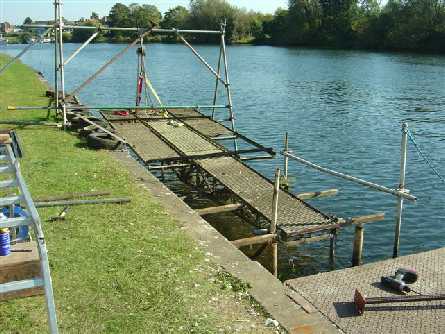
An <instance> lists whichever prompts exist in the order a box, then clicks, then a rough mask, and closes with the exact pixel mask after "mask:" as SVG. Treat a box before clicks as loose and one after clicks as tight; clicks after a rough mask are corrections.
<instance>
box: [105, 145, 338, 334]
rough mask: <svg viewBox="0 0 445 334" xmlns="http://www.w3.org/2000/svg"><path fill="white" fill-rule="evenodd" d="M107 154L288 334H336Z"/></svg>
mask: <svg viewBox="0 0 445 334" xmlns="http://www.w3.org/2000/svg"><path fill="white" fill-rule="evenodd" d="M110 154H111V155H112V156H113V157H114V158H115V159H116V160H118V161H119V162H120V163H121V164H122V165H123V166H125V168H126V169H127V170H128V171H129V172H130V173H131V174H132V175H133V177H134V178H135V180H136V181H137V182H139V183H140V184H141V185H143V186H144V187H145V188H146V189H147V190H148V191H149V192H150V193H151V194H152V196H153V197H154V198H155V199H156V200H157V201H158V203H159V204H160V205H161V206H162V207H163V208H164V209H165V210H166V211H167V212H168V213H169V214H170V215H171V216H172V217H174V219H175V220H176V221H178V222H179V224H181V228H182V229H183V231H184V232H185V233H186V234H187V235H188V236H190V237H191V238H193V239H194V240H195V241H196V242H197V243H198V244H199V246H200V248H201V249H202V251H203V252H205V253H206V254H207V255H209V257H210V258H211V259H212V261H213V262H214V263H216V264H217V265H219V266H221V267H222V268H223V269H224V270H225V271H227V272H228V273H229V274H231V275H232V276H234V277H236V278H237V279H239V280H241V281H243V282H246V283H247V284H248V285H249V286H250V289H248V292H249V294H250V295H251V296H252V297H253V298H254V299H255V300H256V301H257V302H258V303H259V304H260V305H261V306H262V307H263V308H264V310H265V311H266V312H267V313H268V314H270V315H271V317H272V318H273V319H275V320H277V321H278V322H279V323H280V325H281V326H282V327H283V328H284V329H286V330H287V331H288V332H289V333H290V334H305V333H318V334H338V333H339V330H338V329H337V328H336V327H335V326H334V325H333V324H332V323H330V322H329V321H328V320H326V319H325V318H324V317H322V315H321V314H320V313H318V311H316V310H314V309H312V308H311V307H310V306H308V305H307V302H306V301H305V299H304V298H303V297H302V296H301V295H299V294H297V293H296V292H295V291H293V290H291V289H290V288H289V287H287V286H285V285H284V284H283V283H282V282H281V281H279V280H278V279H277V278H275V277H274V276H273V275H272V274H271V273H270V272H269V271H268V270H267V269H265V268H264V267H263V266H261V264H259V263H258V262H256V261H252V260H250V259H249V258H248V257H247V256H246V255H244V253H243V252H241V251H240V250H239V249H237V248H236V247H235V246H233V244H232V243H231V242H230V241H229V240H227V239H226V238H225V237H224V236H223V235H221V234H220V233H219V232H218V231H217V230H216V229H215V228H213V227H212V226H211V225H210V224H209V223H208V222H207V221H205V220H204V219H203V218H202V217H201V216H199V215H198V214H197V213H196V212H195V211H194V210H193V209H191V208H190V207H189V206H188V205H187V204H186V203H184V202H183V201H182V200H181V199H180V198H178V197H177V196H176V195H175V194H174V193H173V192H172V191H170V190H169V189H168V188H167V187H166V186H165V185H164V184H163V183H162V182H161V181H159V180H158V179H157V178H156V177H155V176H154V175H153V174H151V173H150V172H149V171H148V170H147V169H145V168H144V167H143V166H141V165H140V164H139V163H138V162H137V161H136V160H135V159H133V158H132V157H130V156H129V154H128V153H127V152H121V151H115V152H111V153H110Z"/></svg>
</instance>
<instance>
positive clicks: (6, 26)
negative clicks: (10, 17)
mask: <svg viewBox="0 0 445 334" xmlns="http://www.w3.org/2000/svg"><path fill="white" fill-rule="evenodd" d="M13 31H14V26H13V25H12V24H10V23H9V22H2V23H0V32H2V33H6V34H7V33H9V32H13Z"/></svg>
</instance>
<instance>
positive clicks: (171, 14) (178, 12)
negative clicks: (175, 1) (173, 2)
mask: <svg viewBox="0 0 445 334" xmlns="http://www.w3.org/2000/svg"><path fill="white" fill-rule="evenodd" d="M189 21H190V12H189V10H188V9H187V8H185V7H183V6H176V7H174V8H171V9H169V10H168V11H167V12H166V13H165V14H164V19H163V20H162V22H161V27H162V28H166V29H169V28H177V29H184V28H186V27H187V24H188V23H189Z"/></svg>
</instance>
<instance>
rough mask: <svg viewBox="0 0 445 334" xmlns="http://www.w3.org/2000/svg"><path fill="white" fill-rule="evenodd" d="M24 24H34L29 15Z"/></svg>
mask: <svg viewBox="0 0 445 334" xmlns="http://www.w3.org/2000/svg"><path fill="white" fill-rule="evenodd" d="M23 24H32V19H31V18H30V17H29V16H28V17H27V18H26V19H25V21H23Z"/></svg>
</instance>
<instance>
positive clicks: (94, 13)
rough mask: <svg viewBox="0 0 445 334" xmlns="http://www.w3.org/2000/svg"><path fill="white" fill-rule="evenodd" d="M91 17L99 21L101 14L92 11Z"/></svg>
mask: <svg viewBox="0 0 445 334" xmlns="http://www.w3.org/2000/svg"><path fill="white" fill-rule="evenodd" d="M90 19H91V20H97V21H99V20H100V18H99V14H97V13H96V12H92V13H91V16H90Z"/></svg>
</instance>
